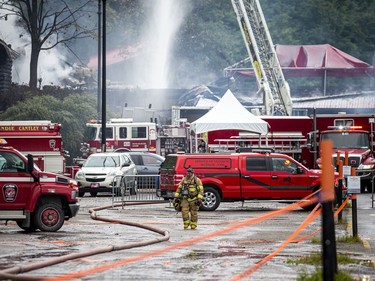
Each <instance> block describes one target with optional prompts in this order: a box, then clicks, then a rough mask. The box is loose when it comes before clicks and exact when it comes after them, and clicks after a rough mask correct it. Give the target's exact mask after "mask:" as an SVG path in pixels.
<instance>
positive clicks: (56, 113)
mask: <svg viewBox="0 0 375 281" xmlns="http://www.w3.org/2000/svg"><path fill="white" fill-rule="evenodd" d="M26 95H27V96H29V98H26V99H24V100H23V101H20V102H18V103H16V104H15V105H13V106H10V107H9V108H8V109H7V110H5V111H4V112H2V113H0V120H50V121H52V122H55V123H60V124H61V125H62V129H61V134H62V138H63V141H64V143H63V146H64V147H63V148H64V149H65V150H67V151H69V152H70V155H71V156H73V157H76V156H78V155H79V147H80V143H81V142H82V140H83V132H84V130H85V124H86V123H87V122H88V120H89V119H90V117H93V116H95V115H96V100H95V99H94V98H93V97H92V96H90V95H87V94H71V95H67V96H66V97H64V98H63V99H62V100H60V99H58V98H56V97H54V96H51V95H36V96H35V95H32V93H31V92H28V93H27V94H26ZM69 160H70V159H69Z"/></svg>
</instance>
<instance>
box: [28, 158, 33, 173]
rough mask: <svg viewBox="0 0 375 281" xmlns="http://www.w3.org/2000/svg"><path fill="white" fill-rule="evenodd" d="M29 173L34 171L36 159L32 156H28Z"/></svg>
mask: <svg viewBox="0 0 375 281" xmlns="http://www.w3.org/2000/svg"><path fill="white" fill-rule="evenodd" d="M27 171H28V172H29V173H31V172H32V171H34V158H33V156H32V155H31V154H27Z"/></svg>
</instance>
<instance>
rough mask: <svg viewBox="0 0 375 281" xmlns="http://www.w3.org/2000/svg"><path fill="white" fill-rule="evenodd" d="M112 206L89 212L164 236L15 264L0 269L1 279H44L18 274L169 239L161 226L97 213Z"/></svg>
mask: <svg viewBox="0 0 375 281" xmlns="http://www.w3.org/2000/svg"><path fill="white" fill-rule="evenodd" d="M142 204H145V203H142V202H139V203H128V204H127V205H142ZM147 204H150V203H147ZM115 206H116V207H118V206H123V204H122V203H119V204H116V205H115ZM112 207H113V205H110V206H102V207H97V208H93V209H90V210H89V212H90V214H91V218H92V219H94V220H100V221H105V222H111V223H117V224H123V225H128V226H133V227H138V228H142V229H145V230H149V231H152V232H155V233H158V234H160V235H162V237H158V238H154V239H150V240H146V241H142V242H133V243H125V244H122V245H110V246H106V247H101V248H97V249H93V250H90V251H84V252H79V253H73V254H68V255H64V256H60V257H56V258H51V259H48V260H45V261H41V262H36V263H31V264H28V265H23V266H14V267H12V268H8V269H5V270H2V271H0V279H1V280H4V279H7V280H24V281H27V280H42V279H46V277H41V276H27V275H22V276H20V275H17V274H20V273H25V272H30V271H33V270H37V269H41V268H44V267H47V266H52V265H56V264H59V263H63V262H66V261H69V260H74V259H78V258H83V257H88V256H93V255H97V254H103V253H108V252H113V251H120V250H125V249H131V248H136V247H143V246H148V245H152V244H156V243H160V242H164V241H168V240H169V238H170V236H169V232H168V231H165V230H161V229H159V228H156V227H152V226H148V225H144V224H139V223H136V222H130V221H124V220H115V219H111V218H107V217H102V216H98V215H97V214H96V212H97V211H101V210H104V209H109V208H112Z"/></svg>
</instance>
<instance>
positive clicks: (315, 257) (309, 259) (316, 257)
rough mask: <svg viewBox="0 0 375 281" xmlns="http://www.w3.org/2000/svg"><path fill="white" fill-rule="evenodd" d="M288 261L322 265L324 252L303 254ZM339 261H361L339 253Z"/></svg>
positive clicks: (357, 262) (353, 262)
mask: <svg viewBox="0 0 375 281" xmlns="http://www.w3.org/2000/svg"><path fill="white" fill-rule="evenodd" d="M287 263H289V264H309V265H315V266H318V265H321V264H322V254H321V253H313V254H311V255H309V256H303V257H300V258H298V259H288V260H287ZM337 263H338V264H359V261H357V260H355V259H352V258H350V257H349V256H348V255H344V254H337Z"/></svg>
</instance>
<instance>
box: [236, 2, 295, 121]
mask: <svg viewBox="0 0 375 281" xmlns="http://www.w3.org/2000/svg"><path fill="white" fill-rule="evenodd" d="M232 5H233V8H234V11H235V12H236V15H237V20H238V24H239V26H240V29H241V33H242V36H243V38H244V41H245V45H246V49H247V52H248V54H249V56H250V60H251V62H252V66H253V69H254V72H255V76H256V78H257V83H258V88H259V91H258V93H261V94H263V97H264V107H265V114H266V115H292V99H291V96H290V89H289V85H288V83H287V81H286V80H285V78H284V75H283V72H282V70H281V66H280V63H279V59H278V58H277V54H276V50H275V48H274V45H273V42H272V39H271V35H270V33H269V31H268V27H267V23H266V21H265V19H264V15H263V11H262V8H261V6H260V4H259V1H258V0H232Z"/></svg>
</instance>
